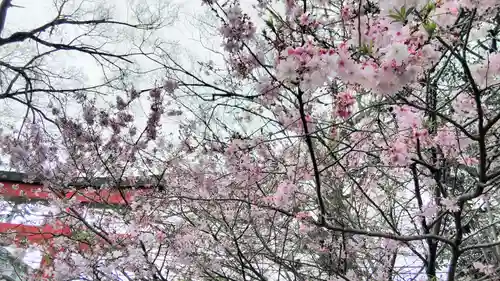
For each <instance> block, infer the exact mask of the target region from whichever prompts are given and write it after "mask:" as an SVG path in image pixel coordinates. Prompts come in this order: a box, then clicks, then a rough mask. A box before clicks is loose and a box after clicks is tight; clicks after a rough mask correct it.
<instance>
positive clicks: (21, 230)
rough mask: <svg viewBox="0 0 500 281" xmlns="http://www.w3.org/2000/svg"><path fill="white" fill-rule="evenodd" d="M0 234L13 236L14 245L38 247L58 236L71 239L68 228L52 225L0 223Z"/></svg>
mask: <svg viewBox="0 0 500 281" xmlns="http://www.w3.org/2000/svg"><path fill="white" fill-rule="evenodd" d="M0 233H4V234H8V233H13V234H15V240H14V242H15V243H16V244H18V243H21V242H22V241H23V240H24V241H26V242H27V243H28V244H38V245H41V244H44V243H49V244H50V243H51V239H53V238H55V237H58V236H59V237H60V236H65V237H71V235H72V231H71V229H70V227H69V226H64V225H62V224H61V225H60V226H53V225H42V226H35V225H23V224H16V223H0ZM117 236H118V238H125V237H127V236H128V234H118V235H117ZM115 237H116V236H115ZM102 243H105V242H104V240H102ZM80 249H81V250H87V249H89V245H88V244H85V243H83V242H81V243H80Z"/></svg>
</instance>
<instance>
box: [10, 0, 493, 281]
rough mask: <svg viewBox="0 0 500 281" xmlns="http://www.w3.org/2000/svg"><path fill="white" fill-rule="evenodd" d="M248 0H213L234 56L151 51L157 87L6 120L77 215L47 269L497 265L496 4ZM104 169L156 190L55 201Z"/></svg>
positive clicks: (283, 271) (226, 48)
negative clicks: (19, 124)
mask: <svg viewBox="0 0 500 281" xmlns="http://www.w3.org/2000/svg"><path fill="white" fill-rule="evenodd" d="M243 2H244V1H241V3H240V2H238V1H235V0H233V1H216V0H211V1H210V0H204V1H202V3H201V4H202V5H203V6H202V7H203V9H206V10H207V12H208V13H210V14H211V15H212V16H213V18H214V20H215V21H216V22H217V28H216V30H214V31H216V32H218V34H219V39H220V41H221V43H222V51H220V52H219V51H217V50H214V53H218V54H219V55H220V56H221V57H222V58H223V59H224V60H223V63H218V62H217V61H200V62H199V63H198V65H199V68H198V69H195V70H192V69H191V68H190V67H188V66H187V65H185V64H184V63H181V62H180V61H178V60H176V58H174V57H173V56H171V55H170V54H169V53H168V52H164V53H161V54H143V55H145V56H146V57H148V58H149V59H150V60H151V61H153V62H155V63H158V64H159V65H162V66H163V67H164V69H165V70H166V72H167V75H166V77H165V79H164V81H162V83H161V84H160V85H155V86H154V87H153V88H151V89H146V90H134V89H130V90H128V91H127V92H126V93H122V94H119V95H117V96H116V102H115V103H114V104H113V105H111V106H109V107H107V108H104V109H102V108H99V107H100V106H101V105H99V104H97V103H96V102H95V101H93V100H91V99H82V100H81V102H80V105H79V106H81V108H82V112H83V113H82V114H81V115H79V116H73V117H68V116H66V115H65V114H62V113H61V112H53V117H52V118H54V120H55V121H54V122H55V123H56V124H59V126H58V129H59V135H60V139H54V138H51V137H50V136H48V135H46V134H43V132H41V130H40V126H39V125H38V124H37V123H36V122H35V123H33V125H32V126H31V127H30V129H29V130H26V131H24V132H23V133H22V134H21V136H22V137H19V138H17V136H16V135H8V134H5V135H4V136H3V139H2V145H3V147H4V152H5V153H6V154H8V155H10V157H11V165H12V166H13V167H16V168H17V169H19V170H23V171H29V172H30V173H31V174H33V175H34V176H38V177H41V178H42V179H43V181H44V183H45V185H46V187H47V188H48V189H50V190H52V191H53V194H54V202H57V204H58V206H59V207H60V210H61V212H60V214H59V216H60V217H62V218H64V220H66V222H67V224H70V225H72V228H74V229H75V230H78V231H79V232H78V233H79V235H71V236H64V235H63V236H61V237H58V238H57V239H56V242H55V246H56V247H57V249H59V251H58V252H57V253H56V254H55V256H54V259H53V260H52V261H51V266H50V267H49V269H50V270H47V271H48V272H45V276H50V278H53V279H55V280H68V279H71V278H73V279H76V278H81V279H87V280H88V279H90V280H261V281H264V280H329V281H330V280H448V281H454V280H497V279H498V271H497V268H498V263H499V255H500V252H499V251H500V250H499V249H498V246H499V244H500V242H498V233H497V230H496V224H497V223H496V221H497V220H498V215H497V213H496V212H495V210H496V209H497V208H498V195H497V189H496V184H497V182H498V178H499V176H498V175H499V168H498V161H497V158H498V155H499V154H498V152H497V146H498V143H497V141H498V139H497V135H498V130H499V128H498V127H499V126H498V121H499V120H500V114H499V113H498V112H499V110H498V106H499V102H498V100H497V98H496V93H497V92H496V91H497V84H496V81H497V75H498V73H499V71H500V64H499V59H500V57H499V55H498V50H497V43H496V40H497V39H496V37H497V35H498V31H499V30H500V27H499V20H500V16H499V12H500V10H499V8H500V6H499V4H498V3H497V2H496V1H493V0H491V1H475V0H445V1H433V0H431V1H424V0H422V1H421V0H413V1H383V0H380V1H378V2H377V1H368V0H357V1H328V0H316V1H313V0H309V1H308V0H303V1H294V0H286V1H264V0H261V1H255V3H254V6H252V7H245V6H244V5H246V3H243ZM246 9H248V10H246ZM250 10H252V11H250ZM255 12H256V13H255ZM209 28H214V24H212V23H210V24H209ZM141 98H142V99H147V100H148V101H149V105H150V110H149V112H148V116H147V120H146V122H139V121H137V120H134V112H133V111H132V105H133V104H134V103H137V102H139V101H140V100H141ZM101 107H102V106H101ZM169 120H170V121H171V120H175V122H170V121H169ZM166 127H176V128H178V131H177V132H176V133H175V134H173V133H172V134H169V133H168V132H166V130H167V129H168V128H166ZM102 176H105V177H107V178H108V182H107V185H108V186H125V185H128V186H138V185H140V186H148V187H149V189H145V190H143V191H141V193H140V194H139V195H137V196H136V197H135V198H134V200H133V201H132V202H128V203H127V204H126V206H125V207H124V208H121V209H118V210H114V211H113V212H111V211H109V212H108V213H107V215H103V216H102V218H103V219H101V220H100V221H97V222H92V223H89V221H88V220H87V219H86V217H85V215H84V214H85V211H86V210H87V209H88V207H87V206H81V205H78V204H77V203H75V202H72V201H71V200H69V201H67V200H61V199H60V198H64V194H65V193H66V192H68V191H69V190H72V188H71V186H68V185H69V183H70V182H71V181H72V180H73V179H75V178H77V177H79V178H84V179H85V181H86V183H87V185H88V186H92V185H93V186H95V184H92V183H93V179H95V178H96V177H102ZM138 182H141V183H140V184H139V183H138ZM112 220H116V221H119V222H120V223H121V226H120V227H119V228H121V229H122V230H124V232H125V233H124V234H119V233H118V230H119V228H117V227H115V228H113V227H110V224H111V221H112ZM81 243H84V244H85V245H90V248H91V250H90V251H89V250H86V251H83V250H81V248H80V247H79V246H78V245H80V244H81ZM53 245H54V244H53ZM43 247H44V246H42V248H43ZM47 251H48V249H47Z"/></svg>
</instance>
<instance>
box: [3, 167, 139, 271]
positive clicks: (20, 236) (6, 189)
mask: <svg viewBox="0 0 500 281" xmlns="http://www.w3.org/2000/svg"><path fill="white" fill-rule="evenodd" d="M24 178H25V175H24V174H21V173H13V172H1V171H0V196H2V197H3V198H4V200H5V201H15V202H23V203H29V202H30V200H33V199H34V200H42V201H48V202H50V200H51V198H53V197H52V194H53V192H52V191H50V190H47V189H45V188H44V186H43V185H42V184H41V183H40V182H34V183H25V182H24V181H23V179H24ZM99 182H101V183H104V182H106V179H96V180H95V182H94V184H93V186H100V184H99ZM73 186H84V185H83V184H81V183H79V184H75V185H73ZM132 188H133V187H132V186H123V185H122V186H120V187H119V189H121V191H120V190H119V189H117V188H113V189H111V188H108V189H96V190H91V191H89V190H84V189H76V191H72V192H68V193H66V194H65V195H64V197H65V198H67V199H72V200H75V201H77V202H79V203H84V204H85V203H99V204H106V205H125V204H127V203H131V201H132V200H133V197H134V196H135V195H137V194H138V193H141V191H143V190H144V185H140V184H137V185H136V186H135V188H134V189H132ZM61 197H62V195H61ZM0 234H13V235H15V239H14V241H15V243H16V244H17V245H19V244H18V243H20V242H21V241H23V242H27V243H28V244H31V245H34V244H38V245H40V244H43V243H49V245H50V244H51V239H52V238H54V237H57V236H61V235H62V236H67V237H69V236H70V235H71V234H72V231H71V228H70V226H68V225H64V223H62V222H58V221H56V226H54V224H45V225H41V226H35V225H25V224H16V223H9V222H0ZM87 248H88V245H86V244H84V243H80V249H82V250H85V249H87ZM49 263H50V261H48V260H47V259H45V258H42V261H41V264H40V268H41V269H42V270H43V268H45V267H46V266H48V265H49ZM42 278H45V279H48V276H43V277H42Z"/></svg>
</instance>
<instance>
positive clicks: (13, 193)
mask: <svg viewBox="0 0 500 281" xmlns="http://www.w3.org/2000/svg"><path fill="white" fill-rule="evenodd" d="M2 185H3V187H1V186H2ZM137 193H139V190H127V191H123V194H124V197H125V199H126V200H127V202H128V203H130V202H131V201H132V199H133V196H134V195H135V194H137ZM0 195H2V196H4V197H17V198H22V197H24V198H30V199H44V200H50V199H52V198H54V197H52V196H55V195H54V194H53V193H52V192H51V191H50V190H47V189H44V187H43V186H42V185H34V184H24V183H11V182H4V183H2V182H0ZM65 197H66V198H67V199H74V200H76V201H78V202H81V203H105V204H113V205H124V204H125V201H124V200H123V197H122V195H121V194H120V192H119V191H117V190H109V189H103V190H95V191H94V190H92V191H88V190H85V191H83V190H82V191H72V192H68V193H67V194H66V195H65Z"/></svg>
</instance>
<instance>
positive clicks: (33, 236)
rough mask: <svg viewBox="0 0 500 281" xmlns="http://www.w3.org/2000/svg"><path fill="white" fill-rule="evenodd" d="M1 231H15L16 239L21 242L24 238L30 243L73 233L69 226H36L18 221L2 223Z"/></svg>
mask: <svg viewBox="0 0 500 281" xmlns="http://www.w3.org/2000/svg"><path fill="white" fill-rule="evenodd" d="M0 233H15V235H16V236H15V241H16V242H17V243H19V242H21V241H22V239H23V238H26V241H27V242H28V243H30V244H42V243H45V242H46V241H48V240H50V239H51V238H54V237H55V236H61V235H65V236H68V235H71V230H70V228H69V227H65V226H61V227H54V226H51V225H43V226H35V225H23V224H17V223H6V222H5V223H0Z"/></svg>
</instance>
